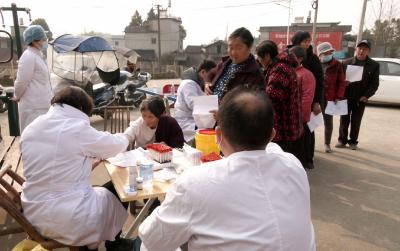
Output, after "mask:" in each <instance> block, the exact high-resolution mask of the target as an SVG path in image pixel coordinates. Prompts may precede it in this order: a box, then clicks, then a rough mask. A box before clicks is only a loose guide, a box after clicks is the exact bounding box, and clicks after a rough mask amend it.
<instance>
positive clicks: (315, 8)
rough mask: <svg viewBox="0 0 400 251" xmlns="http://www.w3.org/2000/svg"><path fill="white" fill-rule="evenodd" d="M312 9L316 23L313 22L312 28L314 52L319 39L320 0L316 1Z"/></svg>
mask: <svg viewBox="0 0 400 251" xmlns="http://www.w3.org/2000/svg"><path fill="white" fill-rule="evenodd" d="M312 8H313V9H314V22H313V27H312V44H313V48H314V50H315V49H316V48H315V42H316V39H317V17H318V0H314V2H313V4H312Z"/></svg>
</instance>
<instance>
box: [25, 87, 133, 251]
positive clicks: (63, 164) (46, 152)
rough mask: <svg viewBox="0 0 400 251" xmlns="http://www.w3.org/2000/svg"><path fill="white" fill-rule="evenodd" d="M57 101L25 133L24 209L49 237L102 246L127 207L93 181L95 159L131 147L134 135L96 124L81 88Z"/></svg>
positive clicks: (64, 92)
mask: <svg viewBox="0 0 400 251" xmlns="http://www.w3.org/2000/svg"><path fill="white" fill-rule="evenodd" d="M51 103H52V106H51V107H50V109H49V111H48V112H47V113H46V114H44V115H41V116H40V117H38V118H37V119H36V120H35V121H33V122H32V123H31V124H30V125H28V127H27V128H26V129H25V130H24V132H23V133H22V136H21V153H22V162H23V165H24V176H25V177H26V181H25V183H24V184H23V191H22V195H21V200H22V207H23V212H24V215H25V216H26V218H27V219H28V220H29V221H30V222H31V223H32V225H33V226H34V227H35V228H36V229H37V230H38V231H39V232H40V233H41V234H42V235H44V236H46V237H48V238H52V239H54V240H56V241H59V242H60V243H63V244H67V245H73V246H88V247H89V248H96V247H97V246H98V245H99V244H100V243H101V242H102V241H107V240H109V241H113V240H114V239H115V238H116V236H117V234H118V233H119V232H120V231H121V229H122V226H123V224H124V223H125V220H126V218H127V211H126V209H125V208H124V207H123V206H122V204H121V202H120V201H119V199H118V198H117V197H116V196H114V195H113V194H112V193H111V192H109V191H108V190H107V189H105V188H102V187H92V186H91V184H90V173H91V171H92V164H93V163H94V161H95V159H106V158H109V157H112V156H115V155H116V154H118V153H120V152H123V151H125V150H126V148H127V147H128V139H127V137H126V136H125V135H124V134H109V133H108V132H100V131H97V130H96V129H95V128H93V127H91V126H90V121H89V117H88V115H89V114H90V113H91V111H92V109H93V101H92V99H91V98H90V97H89V95H87V94H86V93H85V92H84V91H83V90H82V89H80V88H78V87H72V86H70V87H66V88H64V89H63V90H61V91H59V92H58V93H56V95H55V97H54V98H53V99H52V102H51ZM117 238H118V240H119V236H117ZM118 240H117V241H118ZM112 244H115V243H114V242H106V247H107V245H108V246H110V245H112ZM108 250H113V249H108Z"/></svg>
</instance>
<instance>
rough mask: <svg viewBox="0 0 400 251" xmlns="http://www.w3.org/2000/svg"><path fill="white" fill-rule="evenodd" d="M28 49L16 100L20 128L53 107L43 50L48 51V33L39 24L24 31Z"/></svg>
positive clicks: (19, 69) (18, 74)
mask: <svg viewBox="0 0 400 251" xmlns="http://www.w3.org/2000/svg"><path fill="white" fill-rule="evenodd" d="M23 37H24V42H25V43H26V44H27V45H28V48H27V49H26V50H25V51H24V53H23V54H22V56H21V58H20V59H19V62H18V72H17V79H16V80H15V83H14V87H15V91H14V97H13V100H14V101H17V102H18V110H19V123H20V131H21V133H22V131H23V130H24V129H25V127H26V126H27V125H29V124H30V123H31V122H32V121H33V120H35V119H36V118H37V117H38V116H40V115H42V114H45V113H46V112H47V111H48V109H49V108H50V100H51V98H52V96H53V95H52V88H51V84H50V74H49V69H48V67H47V63H46V60H45V58H44V56H43V51H46V50H47V36H46V34H45V32H44V30H43V28H42V27H41V26H40V25H31V26H29V27H28V28H27V29H26V30H25V32H24V34H23Z"/></svg>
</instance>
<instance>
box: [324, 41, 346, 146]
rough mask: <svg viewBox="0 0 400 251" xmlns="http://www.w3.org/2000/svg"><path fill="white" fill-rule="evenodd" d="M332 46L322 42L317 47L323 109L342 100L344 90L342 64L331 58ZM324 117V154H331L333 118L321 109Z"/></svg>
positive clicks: (344, 82) (344, 81)
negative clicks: (329, 103)
mask: <svg viewBox="0 0 400 251" xmlns="http://www.w3.org/2000/svg"><path fill="white" fill-rule="evenodd" d="M334 51H335V49H333V47H332V45H331V44H330V43H328V42H323V43H321V44H319V45H318V47H317V54H318V57H319V59H320V61H321V64H322V70H323V71H324V85H325V92H324V98H325V100H324V107H326V104H327V103H328V101H333V102H337V101H339V100H342V99H343V97H344V92H345V90H346V85H347V82H346V80H345V75H344V71H343V66H342V64H341V63H340V62H339V61H337V60H336V59H334V58H333V52H334ZM322 111H323V115H324V124H325V152H327V153H330V152H332V148H331V146H330V144H331V138H332V130H333V117H332V115H329V114H326V113H325V108H324V109H322Z"/></svg>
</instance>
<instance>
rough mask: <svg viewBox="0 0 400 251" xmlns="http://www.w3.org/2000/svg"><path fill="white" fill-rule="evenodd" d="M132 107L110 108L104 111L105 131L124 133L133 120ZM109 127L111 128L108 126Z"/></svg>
mask: <svg viewBox="0 0 400 251" xmlns="http://www.w3.org/2000/svg"><path fill="white" fill-rule="evenodd" d="M132 109H133V108H132V107H131V106H108V107H106V108H105V109H104V131H109V132H110V133H123V132H124V131H125V129H126V128H128V126H129V122H130V120H131V114H130V111H131V110H132ZM108 125H109V126H108Z"/></svg>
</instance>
